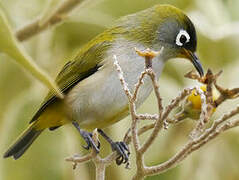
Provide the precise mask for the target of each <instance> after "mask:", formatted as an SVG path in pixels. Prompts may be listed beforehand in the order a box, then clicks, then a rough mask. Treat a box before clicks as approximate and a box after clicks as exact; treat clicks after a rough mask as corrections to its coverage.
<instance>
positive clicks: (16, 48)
mask: <svg viewBox="0 0 239 180" xmlns="http://www.w3.org/2000/svg"><path fill="white" fill-rule="evenodd" d="M0 27H1V28H0V52H2V53H5V54H7V55H8V56H10V57H11V58H13V59H14V60H15V61H16V62H17V63H18V64H20V65H22V66H23V67H24V69H26V70H27V71H28V72H30V73H31V74H32V75H33V76H34V77H36V78H37V79H38V80H40V81H41V82H42V83H43V84H45V85H46V86H47V87H48V88H49V89H51V90H52V91H53V92H55V93H56V94H57V95H58V96H59V97H63V95H62V93H61V92H60V90H59V89H58V87H57V85H56V84H55V82H54V81H53V80H52V79H51V78H50V77H49V76H48V75H47V74H46V73H45V72H44V71H43V70H41V69H40V68H39V67H38V66H37V65H36V64H35V63H34V61H33V60H32V58H31V57H30V56H29V55H28V54H27V53H26V52H25V51H24V49H23V47H22V46H21V45H20V44H19V43H18V42H17V40H16V38H15V36H14V34H13V32H12V30H11V28H10V26H9V23H8V21H7V18H6V17H5V14H4V13H3V11H2V10H1V9H0Z"/></svg>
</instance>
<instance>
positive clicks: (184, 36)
mask: <svg viewBox="0 0 239 180" xmlns="http://www.w3.org/2000/svg"><path fill="white" fill-rule="evenodd" d="M189 41H190V36H189V34H188V32H187V31H185V30H183V29H181V30H180V31H179V33H178V35H177V37H176V44H177V45H178V46H183V45H184V44H185V43H188V42H189Z"/></svg>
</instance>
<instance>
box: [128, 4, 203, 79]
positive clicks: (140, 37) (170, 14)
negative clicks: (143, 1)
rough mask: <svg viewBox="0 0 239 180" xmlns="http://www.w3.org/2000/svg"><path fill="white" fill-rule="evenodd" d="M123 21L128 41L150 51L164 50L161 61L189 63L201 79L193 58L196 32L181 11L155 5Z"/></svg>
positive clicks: (197, 61) (200, 72)
mask: <svg viewBox="0 0 239 180" xmlns="http://www.w3.org/2000/svg"><path fill="white" fill-rule="evenodd" d="M126 17H127V21H126V22H127V23H126V24H125V27H126V28H127V29H128V30H129V32H131V33H130V37H129V38H133V39H134V40H137V41H138V42H141V43H144V44H145V46H147V47H149V48H152V49H154V50H159V48H161V47H164V52H163V53H164V59H165V60H167V59H170V58H186V59H188V60H190V61H191V62H192V64H193V65H194V67H195V68H196V69H197V71H198V73H199V74H200V76H203V68H202V65H201V63H200V61H199V59H198V57H197V55H196V49H197V36H196V30H195V27H194V25H193V23H192V22H191V20H190V19H189V18H188V17H187V16H186V15H185V14H184V13H183V12H182V11H181V10H179V9H178V8H175V7H173V6H170V5H156V6H154V7H152V8H149V9H146V10H144V11H141V12H139V13H136V14H134V15H130V16H126ZM124 20H125V19H124ZM132 22H133V23H132Z"/></svg>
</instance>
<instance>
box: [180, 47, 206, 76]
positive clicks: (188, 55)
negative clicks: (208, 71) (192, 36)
mask: <svg viewBox="0 0 239 180" xmlns="http://www.w3.org/2000/svg"><path fill="white" fill-rule="evenodd" d="M184 51H185V58H187V59H189V60H190V61H191V62H192V64H193V65H194V67H195V68H196V70H197V71H198V73H199V74H200V76H201V77H202V76H203V75H204V72H203V68H202V65H201V63H200V61H199V58H198V56H197V54H196V53H193V52H191V51H189V50H187V49H184Z"/></svg>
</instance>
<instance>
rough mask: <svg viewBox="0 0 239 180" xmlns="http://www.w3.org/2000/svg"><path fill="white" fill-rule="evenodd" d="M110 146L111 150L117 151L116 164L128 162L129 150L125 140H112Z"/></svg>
mask: <svg viewBox="0 0 239 180" xmlns="http://www.w3.org/2000/svg"><path fill="white" fill-rule="evenodd" d="M111 147H112V150H113V151H116V152H117V153H118V157H117V158H116V164H117V165H121V164H122V163H123V164H125V163H128V161H129V155H130V151H129V148H128V146H127V144H126V143H125V142H122V141H121V142H114V143H113V144H111Z"/></svg>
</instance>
